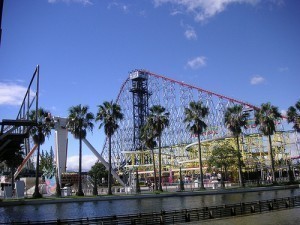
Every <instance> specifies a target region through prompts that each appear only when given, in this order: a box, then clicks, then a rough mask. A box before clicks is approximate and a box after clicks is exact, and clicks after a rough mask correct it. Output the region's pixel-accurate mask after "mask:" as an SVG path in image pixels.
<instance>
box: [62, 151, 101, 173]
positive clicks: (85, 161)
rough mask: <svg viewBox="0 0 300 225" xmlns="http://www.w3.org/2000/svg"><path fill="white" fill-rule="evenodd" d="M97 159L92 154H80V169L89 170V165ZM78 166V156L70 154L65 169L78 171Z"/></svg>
mask: <svg viewBox="0 0 300 225" xmlns="http://www.w3.org/2000/svg"><path fill="white" fill-rule="evenodd" d="M97 161H98V159H97V157H96V156H94V155H83V156H82V165H81V168H82V171H89V170H90V169H91V167H92V166H93V165H94V164H95V163H96V162H97ZM78 168H79V156H78V155H75V156H70V157H68V159H67V171H78Z"/></svg>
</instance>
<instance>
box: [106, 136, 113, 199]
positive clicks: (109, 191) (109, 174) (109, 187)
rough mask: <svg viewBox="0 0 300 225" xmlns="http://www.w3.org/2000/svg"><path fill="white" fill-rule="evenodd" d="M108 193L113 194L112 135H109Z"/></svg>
mask: <svg viewBox="0 0 300 225" xmlns="http://www.w3.org/2000/svg"><path fill="white" fill-rule="evenodd" d="M108 166H109V168H108V179H107V180H108V192H107V194H108V195H112V191H111V135H109V137H108Z"/></svg>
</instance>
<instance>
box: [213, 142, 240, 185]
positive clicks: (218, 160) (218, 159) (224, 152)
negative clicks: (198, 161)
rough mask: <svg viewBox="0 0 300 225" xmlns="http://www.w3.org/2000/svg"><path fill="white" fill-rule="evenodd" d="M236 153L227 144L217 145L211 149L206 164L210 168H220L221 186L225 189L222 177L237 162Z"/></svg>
mask: <svg viewBox="0 0 300 225" xmlns="http://www.w3.org/2000/svg"><path fill="white" fill-rule="evenodd" d="M238 155H239V154H238V151H236V150H234V148H233V147H232V146H230V145H228V144H227V143H225V144H221V145H217V146H215V147H214V148H213V150H212V153H211V155H210V157H209V158H208V160H207V163H208V165H209V166H210V167H212V166H216V167H218V168H221V186H222V188H225V183H224V177H225V176H226V172H227V168H228V167H230V166H232V165H234V164H235V163H236V162H237V161H238V160H237V159H238Z"/></svg>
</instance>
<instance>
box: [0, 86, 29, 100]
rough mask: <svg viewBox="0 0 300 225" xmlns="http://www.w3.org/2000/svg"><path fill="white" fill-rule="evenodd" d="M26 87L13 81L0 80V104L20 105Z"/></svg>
mask: <svg viewBox="0 0 300 225" xmlns="http://www.w3.org/2000/svg"><path fill="white" fill-rule="evenodd" d="M26 91H27V88H26V87H24V86H21V85H19V84H15V83H2V82H0V105H20V104H21V103H22V101H23V98H24V96H25V93H26Z"/></svg>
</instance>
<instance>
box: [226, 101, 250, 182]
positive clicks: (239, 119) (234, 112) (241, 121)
mask: <svg viewBox="0 0 300 225" xmlns="http://www.w3.org/2000/svg"><path fill="white" fill-rule="evenodd" d="M248 117H249V113H248V112H245V111H243V106H242V105H234V106H232V107H228V108H227V110H226V111H225V115H224V123H225V125H226V126H227V128H228V129H229V130H230V131H231V133H232V134H233V136H234V137H235V138H236V146H237V151H238V153H237V155H238V167H239V171H238V172H239V183H240V185H241V186H242V187H245V183H244V179H243V177H242V161H241V151H240V142H239V137H240V135H241V133H242V128H247V127H246V125H247V119H248Z"/></svg>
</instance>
